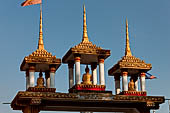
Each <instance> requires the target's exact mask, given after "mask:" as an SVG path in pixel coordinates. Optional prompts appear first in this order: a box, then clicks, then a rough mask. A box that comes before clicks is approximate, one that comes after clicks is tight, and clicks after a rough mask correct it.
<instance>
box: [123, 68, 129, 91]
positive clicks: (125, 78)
mask: <svg viewBox="0 0 170 113" xmlns="http://www.w3.org/2000/svg"><path fill="white" fill-rule="evenodd" d="M127 76H128V72H125V71H124V72H122V89H123V91H128V80H127Z"/></svg>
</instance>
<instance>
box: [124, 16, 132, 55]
mask: <svg viewBox="0 0 170 113" xmlns="http://www.w3.org/2000/svg"><path fill="white" fill-rule="evenodd" d="M125 56H132V53H131V50H130V44H129V31H128V20H127V18H126V49H125Z"/></svg>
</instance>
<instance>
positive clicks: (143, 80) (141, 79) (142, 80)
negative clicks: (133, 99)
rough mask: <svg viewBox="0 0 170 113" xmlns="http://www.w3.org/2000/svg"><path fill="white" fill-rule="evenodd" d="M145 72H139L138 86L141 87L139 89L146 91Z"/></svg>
mask: <svg viewBox="0 0 170 113" xmlns="http://www.w3.org/2000/svg"><path fill="white" fill-rule="evenodd" d="M145 75H146V74H145V73H141V74H140V87H141V91H146V90H145Z"/></svg>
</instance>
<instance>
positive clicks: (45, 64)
mask: <svg viewBox="0 0 170 113" xmlns="http://www.w3.org/2000/svg"><path fill="white" fill-rule="evenodd" d="M31 65H33V66H34V67H35V69H34V71H35V72H40V71H42V72H45V71H48V70H50V69H49V68H50V67H51V66H52V67H54V68H55V69H56V70H57V69H58V68H59V66H60V65H61V59H59V58H56V56H53V55H52V54H51V53H49V52H48V51H47V50H45V49H44V43H43V32H42V11H41V13H40V32H39V41H38V48H37V50H36V51H34V52H33V53H32V54H30V55H29V56H26V57H25V58H24V60H23V62H22V64H21V66H20V70H21V71H27V70H29V68H30V66H31Z"/></svg>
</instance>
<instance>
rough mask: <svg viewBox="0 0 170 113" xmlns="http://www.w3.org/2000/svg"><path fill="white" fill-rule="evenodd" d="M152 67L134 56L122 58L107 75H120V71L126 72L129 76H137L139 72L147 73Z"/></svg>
mask: <svg viewBox="0 0 170 113" xmlns="http://www.w3.org/2000/svg"><path fill="white" fill-rule="evenodd" d="M151 68H152V65H151V64H147V63H145V62H144V61H143V60H140V59H139V58H136V57H134V56H124V57H123V58H122V59H121V60H120V61H118V63H117V64H115V65H114V66H113V67H112V68H111V69H109V71H108V74H109V75H116V74H120V73H121V70H126V71H128V73H129V74H137V73H139V72H140V71H143V72H147V71H149V70H151Z"/></svg>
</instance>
